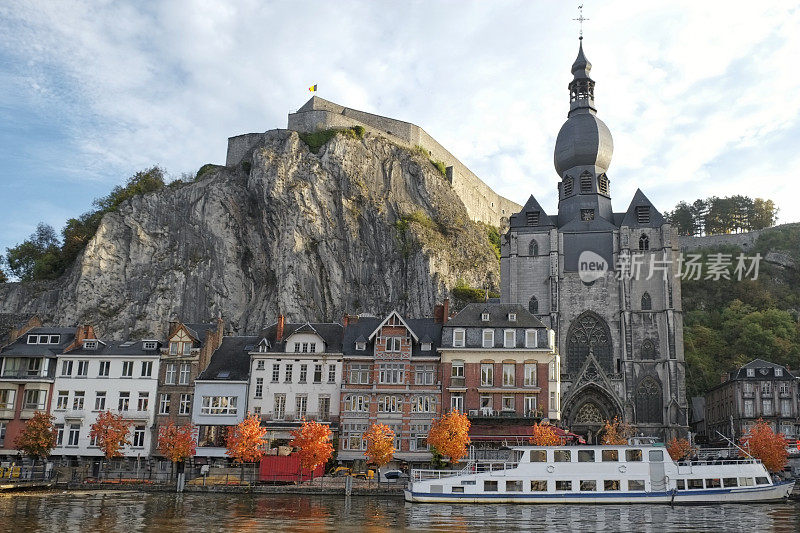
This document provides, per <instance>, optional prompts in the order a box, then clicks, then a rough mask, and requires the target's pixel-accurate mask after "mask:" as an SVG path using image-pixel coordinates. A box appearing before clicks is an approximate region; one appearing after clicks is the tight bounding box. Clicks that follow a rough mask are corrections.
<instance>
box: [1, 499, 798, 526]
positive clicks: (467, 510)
mask: <svg viewBox="0 0 800 533" xmlns="http://www.w3.org/2000/svg"><path fill="white" fill-rule="evenodd" d="M798 518H800V505H799V504H797V503H786V504H773V505H767V504H760V505H748V506H743V505H720V506H696V507H675V508H670V507H668V506H646V505H631V506H617V505H613V506H611V505H609V506H603V505H571V506H565V505H550V506H544V505H535V506H534V505H527V506H526V505H439V504H413V505H412V504H407V503H404V502H403V501H402V500H400V499H398V498H391V499H384V498H370V497H355V496H354V497H352V498H345V497H344V496H341V497H334V496H295V495H268V494H263V495H247V494H182V495H176V494H143V493H135V492H130V493H126V492H105V493H102V492H93V491H90V492H73V493H63V492H57V493H40V494H15V495H0V524H1V525H2V526H1V527H0V530H4V531H14V532H27V531H52V532H58V533H63V532H65V531H78V530H82V531H100V532H106V531H109V532H110V531H159V532H162V531H163V532H173V531H181V532H183V531H189V532H194V531H290V532H293V531H298V532H299V531H348V532H349V533H355V532H358V531H366V532H374V533H383V532H388V531H406V530H408V531H463V532H467V531H479V532H484V531H496V530H504V531H603V532H604V533H605V532H611V531H636V532H639V531H654V532H656V531H657V532H661V531H687V530H688V531H692V530H694V531H709V530H716V531H719V530H732V531H777V532H784V531H785V532H788V531H795V530H796V524H797V521H798Z"/></svg>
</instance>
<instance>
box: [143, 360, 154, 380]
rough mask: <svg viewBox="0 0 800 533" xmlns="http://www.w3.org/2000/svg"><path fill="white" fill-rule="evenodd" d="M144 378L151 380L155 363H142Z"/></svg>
mask: <svg viewBox="0 0 800 533" xmlns="http://www.w3.org/2000/svg"><path fill="white" fill-rule="evenodd" d="M141 372H142V377H143V378H149V377H152V376H153V362H152V361H142V368H141Z"/></svg>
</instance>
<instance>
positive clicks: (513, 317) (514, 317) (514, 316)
mask: <svg viewBox="0 0 800 533" xmlns="http://www.w3.org/2000/svg"><path fill="white" fill-rule="evenodd" d="M508 321H509V322H516V321H517V313H508Z"/></svg>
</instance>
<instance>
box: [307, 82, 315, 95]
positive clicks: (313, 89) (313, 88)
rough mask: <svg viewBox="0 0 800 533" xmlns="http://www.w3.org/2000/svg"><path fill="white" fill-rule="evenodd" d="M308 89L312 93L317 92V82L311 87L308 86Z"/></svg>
mask: <svg viewBox="0 0 800 533" xmlns="http://www.w3.org/2000/svg"><path fill="white" fill-rule="evenodd" d="M308 90H309V91H311V92H312V93H315V92H317V85H316V84H314V85H312V86H311V87H309V88H308Z"/></svg>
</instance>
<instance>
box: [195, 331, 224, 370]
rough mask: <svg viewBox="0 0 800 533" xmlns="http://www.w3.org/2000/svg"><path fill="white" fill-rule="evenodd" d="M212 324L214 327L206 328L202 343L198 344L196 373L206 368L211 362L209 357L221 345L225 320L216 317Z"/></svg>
mask: <svg viewBox="0 0 800 533" xmlns="http://www.w3.org/2000/svg"><path fill="white" fill-rule="evenodd" d="M214 325H215V328H214V329H207V330H206V338H205V339H204V340H203V345H202V346H200V358H199V360H198V370H197V371H198V373H199V372H203V371H204V370H205V369H206V368H208V364H209V363H210V362H211V357H212V356H213V355H214V352H215V351H217V348H219V347H220V346H221V345H222V337H223V331H224V327H225V321H224V320H222V319H221V318H217V319H216V321H215V323H214Z"/></svg>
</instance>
